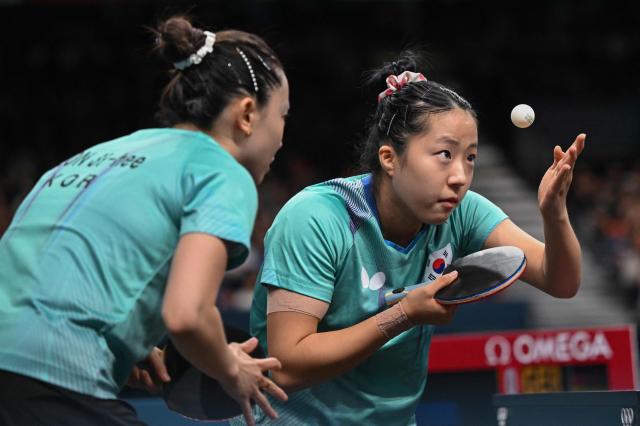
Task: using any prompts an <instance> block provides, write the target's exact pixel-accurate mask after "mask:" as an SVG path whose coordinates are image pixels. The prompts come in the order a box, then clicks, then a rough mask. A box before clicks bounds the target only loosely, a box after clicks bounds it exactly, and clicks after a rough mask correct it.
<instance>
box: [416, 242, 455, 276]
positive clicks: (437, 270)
mask: <svg viewBox="0 0 640 426" xmlns="http://www.w3.org/2000/svg"><path fill="white" fill-rule="evenodd" d="M452 261H453V250H451V244H447V245H446V246H445V247H444V248H441V249H440V250H436V251H434V252H432V253H430V254H429V258H428V259H427V265H426V266H425V268H424V275H423V276H422V281H427V280H428V281H435V280H436V279H437V278H438V277H439V276H441V275H442V272H443V271H444V269H445V268H446V267H447V266H448V265H449V264H450V263H451V262H452Z"/></svg>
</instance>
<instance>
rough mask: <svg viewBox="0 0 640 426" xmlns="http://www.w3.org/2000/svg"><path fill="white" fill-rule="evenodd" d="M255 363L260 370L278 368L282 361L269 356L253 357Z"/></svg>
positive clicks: (280, 366)
mask: <svg viewBox="0 0 640 426" xmlns="http://www.w3.org/2000/svg"><path fill="white" fill-rule="evenodd" d="M255 361H256V365H257V366H258V367H260V369H261V370H262V371H265V370H280V369H281V368H282V363H281V362H280V360H278V358H274V357H269V358H261V359H257V358H256V359H255Z"/></svg>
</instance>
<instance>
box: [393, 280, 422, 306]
mask: <svg viewBox="0 0 640 426" xmlns="http://www.w3.org/2000/svg"><path fill="white" fill-rule="evenodd" d="M430 283H431V281H427V282H423V283H420V284H414V285H410V286H408V287H400V288H397V289H395V290H392V291H389V292H387V293H385V295H384V301H385V302H386V304H387V305H389V306H391V305H394V304H396V303H398V302H399V301H400V300H402V299H403V298H404V297H405V296H406V295H407V293H409V292H410V291H411V290H413V289H416V288H418V287H422V286H425V285H427V284H430Z"/></svg>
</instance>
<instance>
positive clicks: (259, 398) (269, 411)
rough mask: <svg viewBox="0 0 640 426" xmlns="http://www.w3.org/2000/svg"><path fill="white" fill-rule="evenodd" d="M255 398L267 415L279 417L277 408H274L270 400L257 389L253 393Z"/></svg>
mask: <svg viewBox="0 0 640 426" xmlns="http://www.w3.org/2000/svg"><path fill="white" fill-rule="evenodd" d="M253 399H254V400H255V401H256V403H257V404H258V405H259V406H260V408H262V411H264V412H265V413H266V414H267V416H269V417H271V418H272V419H277V418H278V413H276V410H274V409H273V407H272V406H271V404H269V400H268V399H267V397H266V396H264V395H263V394H262V392H260V391H256V393H255V394H254V395H253Z"/></svg>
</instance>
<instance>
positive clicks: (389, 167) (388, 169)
mask: <svg viewBox="0 0 640 426" xmlns="http://www.w3.org/2000/svg"><path fill="white" fill-rule="evenodd" d="M396 159H397V155H396V151H395V149H393V147H392V146H391V145H382V146H381V147H380V148H378V161H380V167H381V168H382V170H383V171H384V172H385V173H386V174H387V175H389V176H393V175H394V174H395V171H396V166H397V161H396Z"/></svg>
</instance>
